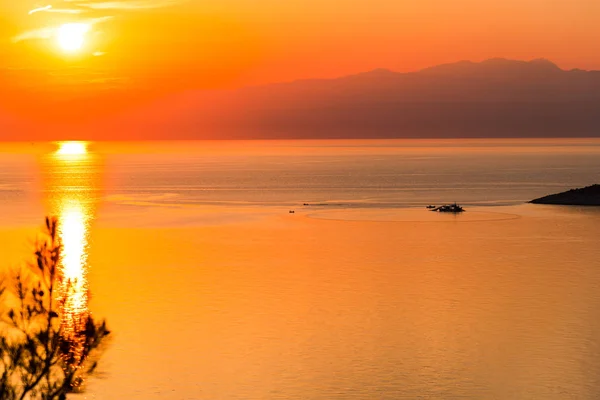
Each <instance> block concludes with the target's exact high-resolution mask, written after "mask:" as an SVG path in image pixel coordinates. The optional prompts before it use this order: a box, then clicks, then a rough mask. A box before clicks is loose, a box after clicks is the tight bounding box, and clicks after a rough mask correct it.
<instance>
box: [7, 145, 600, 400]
mask: <svg viewBox="0 0 600 400" xmlns="http://www.w3.org/2000/svg"><path fill="white" fill-rule="evenodd" d="M54 151H55V146H54V145H52V144H4V145H0V211H1V213H0V215H1V217H0V239H1V240H2V241H3V243H5V246H4V249H5V253H6V255H5V258H6V262H7V264H11V263H12V264H14V263H16V262H18V260H20V259H23V258H24V257H25V256H26V255H27V252H28V251H29V250H30V249H29V248H28V247H27V246H28V244H29V243H30V239H31V237H32V235H34V234H35V231H36V228H37V227H38V226H39V225H40V223H41V218H42V216H43V215H44V214H56V215H58V216H59V218H61V221H62V222H63V231H62V235H63V240H64V241H65V250H66V252H67V257H68V260H67V261H66V263H68V264H69V270H70V271H71V273H73V274H75V275H76V276H81V277H82V279H84V280H85V281H86V282H87V285H88V286H89V288H90V290H91V293H92V299H91V303H90V304H89V307H90V309H91V310H93V312H94V313H95V314H96V315H97V316H102V317H106V318H107V319H108V321H109V324H110V325H111V327H112V329H113V331H114V333H115V334H114V338H113V341H112V343H111V345H110V347H109V348H108V350H107V352H106V354H105V355H104V357H103V360H102V361H103V363H102V368H101V371H100V373H99V374H98V375H97V376H96V377H95V378H94V379H92V380H90V382H89V387H88V392H87V394H86V397H89V398H97V399H115V398H127V399H163V398H166V399H399V398H407V399H413V398H440V399H449V398H468V399H488V398H489V399H565V398H576V399H595V398H598V397H600V348H599V346H600V210H598V209H596V208H584V207H558V206H534V205H529V204H524V202H525V201H527V200H530V199H532V198H535V197H539V196H542V195H545V194H549V193H554V192H558V191H562V190H565V189H568V188H572V187H580V186H585V185H589V184H592V183H599V181H600V140H496V141H473V140H469V141H466V140H454V141H451V140H449V141H297V142H295V141H290V142H163V143H125V144H117V143H91V144H89V146H88V153H87V154H83V155H68V154H67V155H64V154H63V155H61V154H56V153H54ZM453 201H457V202H459V203H461V204H464V205H465V206H466V207H467V210H468V211H467V212H466V213H465V214H462V215H458V216H452V215H439V214H434V213H430V212H428V211H426V210H425V209H424V206H425V205H427V204H439V203H442V202H453ZM305 204H306V205H305ZM290 210H294V211H295V213H294V214H290V213H289V211H290Z"/></svg>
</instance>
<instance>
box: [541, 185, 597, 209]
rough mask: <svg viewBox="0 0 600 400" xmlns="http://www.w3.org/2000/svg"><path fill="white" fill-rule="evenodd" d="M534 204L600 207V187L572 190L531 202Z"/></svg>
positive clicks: (593, 186)
mask: <svg viewBox="0 0 600 400" xmlns="http://www.w3.org/2000/svg"><path fill="white" fill-rule="evenodd" d="M530 203H534V204H556V205H565V206H600V185H598V184H596V185H592V186H587V187H584V188H580V189H571V190H568V191H566V192H562V193H557V194H551V195H549V196H544V197H540V198H539V199H535V200H531V201H530Z"/></svg>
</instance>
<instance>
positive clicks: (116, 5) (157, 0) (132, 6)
mask: <svg viewBox="0 0 600 400" xmlns="http://www.w3.org/2000/svg"><path fill="white" fill-rule="evenodd" d="M184 2H185V0H122V1H85V2H82V1H78V2H73V5H75V6H76V7H83V8H89V9H92V10H144V9H152V8H165V7H172V6H175V5H177V4H181V3H184Z"/></svg>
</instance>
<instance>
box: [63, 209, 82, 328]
mask: <svg viewBox="0 0 600 400" xmlns="http://www.w3.org/2000/svg"><path fill="white" fill-rule="evenodd" d="M85 211H86V210H85V209H84V207H83V206H82V204H81V203H80V202H78V201H77V200H66V201H65V203H64V204H63V205H62V208H61V212H60V216H59V219H60V226H59V233H60V237H61V240H62V244H63V250H62V251H63V253H62V254H63V255H62V262H61V266H62V274H63V276H64V278H65V281H66V282H69V283H70V285H71V287H68V288H67V287H64V288H63V291H64V292H65V293H63V294H64V295H66V296H68V299H66V301H65V310H64V311H65V315H70V317H71V318H76V316H77V315H80V316H81V315H83V314H85V313H86V312H87V298H88V295H87V277H86V272H87V271H86V269H87V219H88V216H87V215H86V212H85ZM66 282H65V284H66ZM73 323H74V321H73ZM73 328H74V326H73Z"/></svg>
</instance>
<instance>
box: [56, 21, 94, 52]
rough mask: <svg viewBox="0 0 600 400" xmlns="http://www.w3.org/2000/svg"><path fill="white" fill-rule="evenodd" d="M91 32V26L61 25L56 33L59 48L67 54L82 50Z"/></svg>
mask: <svg viewBox="0 0 600 400" xmlns="http://www.w3.org/2000/svg"><path fill="white" fill-rule="evenodd" d="M89 31H90V25H89V24H83V23H70V24H64V25H61V26H60V27H59V28H58V31H57V33H56V40H57V42H58V45H59V47H60V48H61V49H62V50H63V51H66V52H69V53H72V52H75V51H77V50H80V49H81V48H82V47H83V45H84V44H85V39H86V36H87V33H88V32H89Z"/></svg>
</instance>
